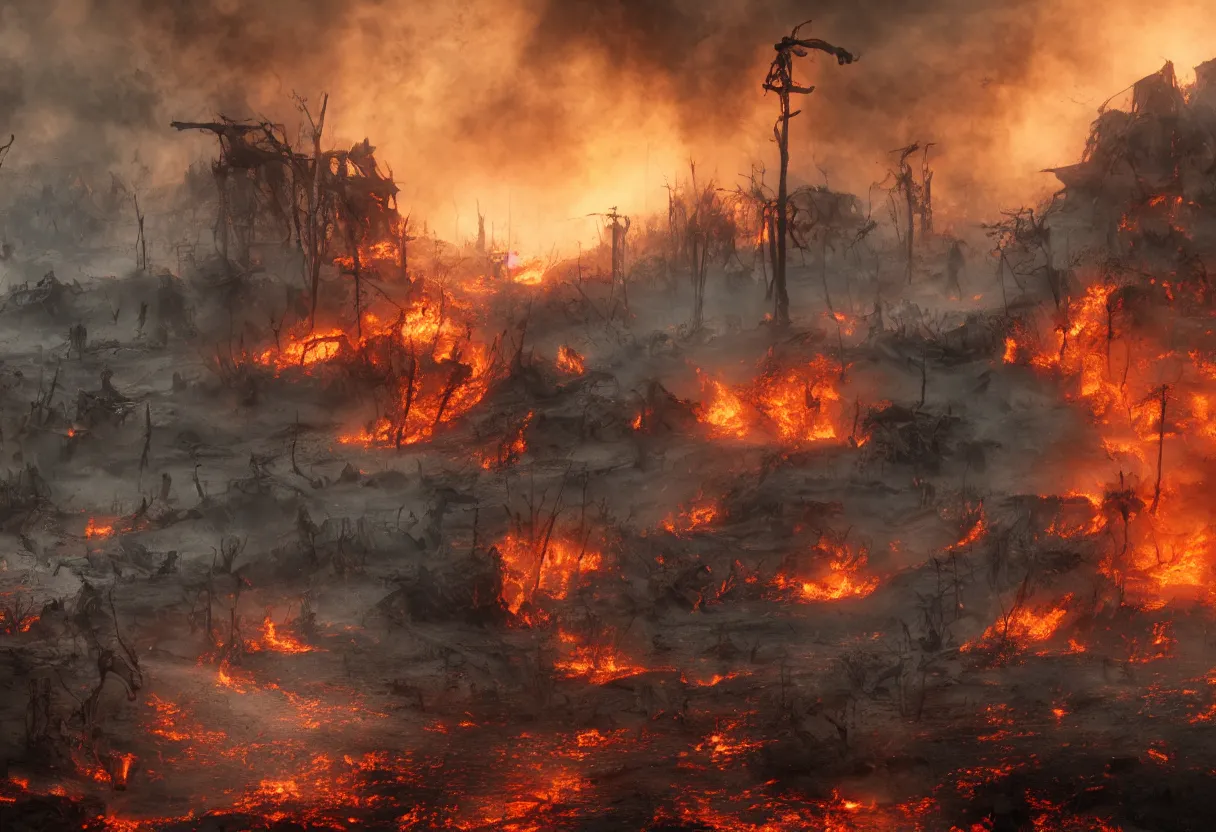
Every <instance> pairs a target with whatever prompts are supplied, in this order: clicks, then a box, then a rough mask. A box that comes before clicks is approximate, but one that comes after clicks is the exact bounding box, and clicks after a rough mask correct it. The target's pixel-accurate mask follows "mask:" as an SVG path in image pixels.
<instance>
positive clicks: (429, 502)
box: [0, 12, 1216, 832]
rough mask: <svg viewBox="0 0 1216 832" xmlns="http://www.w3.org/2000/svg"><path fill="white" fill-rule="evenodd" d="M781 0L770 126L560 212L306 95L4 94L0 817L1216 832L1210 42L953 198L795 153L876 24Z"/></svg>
mask: <svg viewBox="0 0 1216 832" xmlns="http://www.w3.org/2000/svg"><path fill="white" fill-rule="evenodd" d="M639 14H640V12H639ZM547 20H548V26H550V27H552V29H548V28H545V27H541V28H539V29H537V37H542V36H544V35H545V33H546V32H547V33H548V35H549V36H552V35H553V33H554V32H570V31H571V30H569V29H568V27H570V26H574V18H569V19H567V18H562V17H560V15H559V16H558V17H557V18H553V19H547ZM597 25H604V26H607V25H608V24H607V23H604V22H603V21H600V23H599V24H597ZM577 28H578V27H575V30H577ZM845 31H846V34H847V30H845ZM770 35H771V42H767V41H761V42H760V44H759V46H760V47H761V48H762V49H763V50H764V54H765V65H766V66H768V72H767V74H766V75H757V76H756V77H753V78H749V79H748V80H749V83H753V85H754V86H755V87H756V90H757V91H758V92H766V93H767V95H765V96H764V97H763V98H762V99H760V100H761V102H762V105H763V106H764V107H765V108H766V109H765V120H766V128H765V129H766V131H768V132H767V133H766V134H765V136H764V138H765V139H766V140H767V139H768V138H769V136H771V138H772V142H771V143H772V145H773V146H772V147H771V148H769V152H770V153H771V154H772V156H773V159H775V160H776V164H772V160H770V164H769V166H768V167H767V168H766V167H765V166H764V164H763V163H762V160H756V164H755V165H754V166H753V167H752V170H751V172H750V173H749V174H748V175H746V176H742V177H736V176H734V175H733V174H732V175H730V176H728V177H723V176H721V175H720V174H718V173H711V170H712V169H707V168H706V166H704V165H698V164H697V163H696V162H695V161H690V162H689V163H688V164H687V165H686V166H685V167H684V168H682V169H681V170H680V171H679V173H678V174H672V175H671V176H670V177H669V178H667V180H666V181H665V183H664V184H665V187H664V189H663V194H664V203H663V204H662V205H657V203H656V205H651V206H650V207H651V209H652V210H650V211H640V210H637V209H635V208H633V207H624V206H625V203H626V199H625V196H627V195H623V196H622V199H621V201H620V202H617V203H616V204H615V205H614V204H613V203H612V202H608V203H606V204H604V205H602V206H600V210H598V211H596V212H595V213H594V214H593V215H592V216H591V217H587V218H583V219H585V220H587V222H588V223H589V225H590V226H591V227H592V228H593V229H594V233H593V236H592V238H591V239H590V240H589V241H586V242H584V244H582V245H579V246H577V247H573V248H571V249H570V250H564V249H561V248H558V247H549V246H533V247H527V246H522V245H519V244H518V239H517V238H516V237H514V236H513V235H514V233H515V232H514V230H513V217H512V216H511V215H509V214H508V215H506V216H498V215H494V214H491V213H490V212H489V210H488V209H487V210H485V211H483V210H482V208H481V206H480V205H478V206H477V213H476V216H475V218H474V219H473V221H472V222H469V221H468V220H466V222H465V223H464V226H463V233H456V230H455V229H453V233H452V234H450V235H449V234H447V233H446V232H444V231H441V230H440V226H439V225H438V224H437V223H434V222H432V221H431V220H430V219H429V218H428V216H427V213H426V211H425V210H423V209H421V208H415V207H414V206H411V204H410V200H409V191H408V188H409V185H408V181H409V177H410V172H409V171H408V170H405V169H401V168H400V167H398V166H397V163H396V162H395V161H394V158H393V157H392V156H391V154H389V153H386V151H385V150H384V148H383V147H382V146H381V145H379V144H378V139H377V137H376V136H374V135H373V136H370V137H368V138H366V139H362V140H347V139H344V138H343V137H342V136H341V134H339V133H338V132H336V131H335V129H334V128H333V118H334V116H333V109H332V108H333V107H334V106H335V102H334V99H333V97H332V96H329V95H325V94H317V95H313V96H304V95H295V96H286V98H287V100H288V103H289V104H290V105H291V106H289V107H288V108H287V111H288V113H289V116H290V119H291V120H290V121H289V120H287V119H286V118H284V119H278V118H275V117H269V116H258V115H253V116H249V115H247V114H237V113H238V112H243V111H241V110H239V108H237V109H234V110H232V111H228V112H225V111H224V110H220V111H218V112H214V113H211V114H210V115H206V116H205V117H203V116H200V114H199V112H196V111H195V110H193V109H191V110H189V111H183V112H178V113H175V114H174V117H175V118H176V120H174V121H173V122H172V123H169V120H168V119H166V120H165V122H164V123H163V124H159V125H158V128H157V129H158V130H159V133H158V134H157V139H156V141H157V142H160V143H163V144H165V145H167V146H172V145H174V143H186V144H190V143H193V144H190V146H191V147H199V148H205V153H206V156H205V158H202V159H196V160H194V163H193V164H183V165H181V166H180V169H178V170H177V171H176V175H175V176H174V177H173V178H172V181H171V182H169V183H167V184H161V185H158V186H156V187H150V186H141V185H139V184H136V183H134V182H133V181H131V180H130V179H129V178H126V177H124V176H120V175H119V174H118V173H117V172H116V171H113V170H105V169H104V166H102V167H101V168H99V167H98V166H97V165H92V164H90V165H85V164H76V163H75V162H73V163H72V164H67V163H63V164H59V165H50V164H48V163H46V162H45V161H44V160H43V159H42V158H41V157H40V156H39V154H38V153H37V152H36V151H35V150H32V149H27V147H26V144H25V139H24V137H23V136H22V135H21V134H20V133H17V132H13V133H12V138H11V139H9V140H8V141H7V142H6V143H3V145H2V146H0V233H2V234H3V237H2V239H0V244H2V248H0V276H2V278H3V284H2V285H0V289H2V291H3V297H2V299H0V343H2V344H3V352H2V361H0V431H2V433H0V446H2V451H3V460H2V468H3V472H2V478H0V522H2V529H0V666H3V669H4V672H3V674H2V675H0V681H2V690H3V696H0V726H2V727H0V762H2V763H3V770H2V771H0V775H2V777H0V829H4V830H9V829H12V830H52V829H78V830H79V829H83V830H114V831H115V832H118V830H123V831H125V832H135V830H180V831H181V832H186V830H200V831H201V830H237V829H241V830H243V829H265V830H284V831H285V830H300V829H308V830H334V829H342V830H358V829H377V830H378V829H393V830H429V829H457V830H516V832H522V830H600V829H603V830H610V829H611V830H616V829H638V830H653V831H654V832H659V831H660V830H669V831H670V832H675V830H689V832H692V830H697V831H698V832H709V831H710V830H715V831H718V830H720V831H721V832H727V831H728V830H729V831H730V832H760V830H764V831H765V832H773V831H775V830H805V829H815V830H820V829H822V830H858V831H859V832H861V831H862V830H951V832H953V830H966V832H978V831H979V830H990V832H996V830H1023V829H1026V830H1030V829H1033V830H1040V831H1041V832H1069V831H1071V830H1090V831H1091V832H1097V831H1098V830H1103V831H1104V832H1109V830H1127V831H1128V832H1134V831H1136V830H1192V829H1194V830H1201V829H1207V828H1209V827H1210V822H1209V820H1208V819H1209V818H1210V816H1211V810H1210V808H1209V807H1208V806H1207V805H1206V802H1207V800H1206V798H1207V794H1208V792H1207V789H1209V788H1211V787H1212V771H1213V770H1216V759H1214V758H1216V750H1214V749H1213V745H1212V735H1211V732H1212V730H1213V727H1212V723H1213V720H1214V718H1216V675H1214V671H1213V659H1212V646H1211V638H1210V635H1209V631H1210V630H1211V625H1212V623H1213V620H1214V619H1213V602H1214V601H1216V598H1214V597H1213V595H1212V591H1211V588H1210V587H1211V584H1212V578H1213V575H1212V570H1213V568H1214V567H1216V550H1214V548H1213V547H1214V546H1216V536H1214V535H1213V530H1212V529H1213V526H1212V524H1213V522H1214V519H1216V518H1214V516H1213V508H1212V506H1211V504H1210V502H1211V501H1210V500H1209V499H1208V493H1209V492H1208V490H1207V489H1208V488H1209V487H1210V482H1209V480H1208V476H1210V475H1211V474H1212V472H1213V465H1212V454H1213V451H1214V450H1216V448H1214V447H1210V446H1212V445H1213V442H1216V430H1213V428H1212V419H1213V415H1214V413H1216V398H1214V397H1216V341H1214V340H1213V336H1212V331H1213V327H1212V316H1213V308H1214V307H1213V303H1214V301H1216V298H1214V296H1213V286H1212V284H1211V282H1210V279H1209V276H1208V275H1209V268H1210V267H1211V266H1212V265H1213V264H1216V63H1214V62H1209V63H1205V64H1202V65H1200V66H1199V67H1197V68H1196V70H1195V75H1194V80H1193V82H1187V83H1184V82H1182V81H1180V80H1179V76H1178V73H1177V72H1176V70H1175V67H1174V65H1173V64H1171V63H1166V64H1165V65H1164V66H1163V67H1162V68H1161V69H1160V70H1159V71H1157V72H1154V73H1153V74H1151V75H1149V76H1147V77H1145V78H1143V79H1141V80H1139V81H1136V82H1134V83H1132V84H1131V86H1130V87H1129V88H1128V89H1127V90H1126V91H1125V92H1124V93H1123V94H1117V95H1116V97H1115V98H1112V99H1111V100H1110V101H1108V102H1106V103H1104V104H1102V105H1101V106H1100V107H1098V108H1095V109H1096V112H1094V113H1093V121H1092V125H1091V127H1090V129H1089V132H1088V134H1087V135H1077V136H1075V137H1073V143H1072V144H1071V145H1070V146H1068V147H1062V148H1060V149H1059V151H1058V158H1070V157H1071V158H1073V159H1074V160H1075V161H1074V163H1072V164H1068V165H1059V164H1054V165H1053V166H1052V167H1051V168H1050V169H1049V170H1046V171H1028V172H1025V175H1030V174H1031V173H1034V174H1036V175H1040V176H1042V177H1043V178H1044V180H1049V179H1050V180H1054V182H1055V183H1056V185H1055V189H1056V192H1055V193H1054V195H1052V196H1051V197H1049V198H1047V199H1046V200H1044V201H1041V202H1033V203H1029V204H1027V205H1025V206H1024V207H1020V208H1014V209H1006V210H1003V211H1001V210H995V209H994V210H992V211H991V212H989V213H987V214H984V215H978V214H977V215H969V216H967V217H959V216H958V215H957V213H951V212H950V211H949V210H947V209H946V208H943V200H945V201H946V203H949V201H950V200H951V198H952V197H951V194H950V185H951V183H956V182H958V181H959V180H958V179H957V177H956V178H955V179H950V178H949V177H946V178H945V179H943V178H942V177H940V176H938V175H937V174H938V173H939V165H941V164H942V161H941V160H942V159H943V158H946V159H948V158H949V153H950V147H949V138H948V136H946V137H933V136H911V137H909V136H906V135H900V136H897V137H896V136H893V137H891V138H892V141H890V142H889V143H888V144H889V146H890V147H895V148H898V149H895V150H888V151H884V152H883V153H882V154H879V155H878V156H877V157H876V158H874V159H873V160H872V162H873V164H874V165H875V166H876V168H877V169H878V170H879V171H880V175H879V178H878V180H877V181H875V182H874V184H873V185H872V186H871V187H870V188H869V189H868V191H865V192H858V193H853V192H850V190H849V189H848V188H846V187H844V186H842V185H837V184H834V183H833V180H832V179H831V178H830V175H829V178H828V179H827V180H826V181H825V183H824V184H810V183H808V181H806V180H805V179H803V178H802V177H801V176H800V174H799V173H798V171H800V170H803V169H804V168H805V166H806V157H807V156H808V155H809V152H808V150H807V147H808V143H813V142H814V141H816V140H817V124H818V122H816V117H815V113H816V107H817V102H818V99H819V97H820V95H821V92H820V90H819V89H817V88H816V87H822V88H830V87H831V85H833V84H836V83H845V81H844V79H846V78H847V77H848V74H849V73H850V72H853V71H855V70H856V69H857V68H858V67H860V66H862V65H864V63H865V62H866V61H868V60H870V59H871V57H872V56H871V55H870V54H868V53H866V54H859V50H857V49H856V47H854V46H853V45H852V44H851V43H848V42H846V41H844V40H841V41H840V43H837V41H836V39H835V38H836V35H837V33H836V32H833V31H831V30H829V28H828V27H826V26H822V25H818V24H817V25H816V26H814V27H813V28H812V27H811V26H809V25H805V24H804V25H803V26H801V27H788V26H787V27H785V28H782V27H775V28H774V31H772V32H771V33H768V34H767V35H766V36H765V37H769V36H770ZM819 35H822V36H823V37H825V38H828V40H821V39H819V37H818V36H819ZM570 37H571V40H572V41H575V42H577V41H578V38H577V37H576V36H575V35H574V34H571V35H570ZM878 59H879V60H882V58H881V56H878ZM770 62H771V63H770ZM812 68H813V69H814V72H815V73H816V74H815V84H811V83H810V82H809V81H807V80H806V79H807V77H808V76H807V73H808V72H810V71H811V70H812ZM762 69H763V68H762ZM1128 80H1129V81H1131V80H1134V79H1128ZM1110 92H1112V93H1113V92H1115V90H1111V91H1110ZM2 100H4V99H3V98H0V101H2ZM837 107H839V104H838V105H837ZM2 116H3V112H2V111H0V118H2ZM839 117H840V112H839V110H838V112H837V118H839ZM3 127H4V125H3V123H2V122H0V128H3ZM4 134H5V136H8V135H9V132H8V131H4ZM834 141H835V142H837V143H839V142H840V141H841V139H840V137H839V136H837V137H836V138H835V139H834ZM871 141H872V140H871V139H867V140H866V142H863V143H861V145H860V146H869V143H870V142H871ZM901 145H902V146H901ZM454 152H455V151H454ZM460 152H461V153H463V152H465V151H464V150H463V149H462V150H461V151H460ZM23 154H28V156H27V159H38V161H37V162H36V163H35V162H32V161H24V162H23V161H22V159H23ZM174 158H176V157H174ZM1019 175H1021V174H1019ZM446 227H447V226H446V224H445V225H444V226H443V228H446Z"/></svg>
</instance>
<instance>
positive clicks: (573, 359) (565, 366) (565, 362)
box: [557, 344, 587, 376]
mask: <svg viewBox="0 0 1216 832" xmlns="http://www.w3.org/2000/svg"><path fill="white" fill-rule="evenodd" d="M557 368H558V369H559V370H561V371H563V372H566V373H570V374H571V375H576V376H578V375H582V374H583V373H585V372H587V364H586V361H585V359H584V358H583V357H582V356H581V355H579V354H578V353H577V352H575V351H574V350H573V349H572V348H570V347H568V346H566V345H565V344H562V345H561V347H559V348H558V350H557Z"/></svg>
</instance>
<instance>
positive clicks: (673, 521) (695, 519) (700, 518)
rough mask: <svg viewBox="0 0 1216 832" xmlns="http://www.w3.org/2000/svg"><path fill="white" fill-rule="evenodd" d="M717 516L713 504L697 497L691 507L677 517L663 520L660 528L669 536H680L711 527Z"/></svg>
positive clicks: (669, 516) (717, 511) (718, 513)
mask: <svg viewBox="0 0 1216 832" xmlns="http://www.w3.org/2000/svg"><path fill="white" fill-rule="evenodd" d="M719 516H720V512H719V510H718V506H717V505H716V504H715V503H713V502H711V501H707V500H702V499H701V498H699V497H698V499H697V500H696V501H694V502H693V504H692V505H691V506H689V507H688V508H687V509H683V510H681V511H680V513H679V514H678V515H668V516H667V518H666V519H664V520H663V523H662V526H663V529H664V530H666V531H667V532H670V533H671V534H674V535H681V534H686V533H687V532H691V531H694V530H696V529H699V528H703V527H706V526H709V525H712V524H713V523H714V522H715V521H716V520H718V518H719Z"/></svg>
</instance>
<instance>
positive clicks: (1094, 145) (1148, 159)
mask: <svg viewBox="0 0 1216 832" xmlns="http://www.w3.org/2000/svg"><path fill="white" fill-rule="evenodd" d="M1195 74H1196V81H1195V83H1194V85H1192V86H1191V87H1189V88H1183V87H1181V86H1180V85H1179V83H1178V78H1177V76H1176V74H1175V72H1174V65H1173V63H1170V62H1167V63H1166V64H1165V66H1163V67H1162V68H1161V69H1160V70H1159V71H1158V72H1154V73H1153V74H1152V75H1149V76H1147V77H1145V78H1142V79H1141V80H1139V81H1137V82H1136V83H1135V84H1134V85H1133V86H1132V100H1131V108H1130V110H1128V111H1124V110H1116V109H1106V107H1105V105H1104V106H1103V108H1102V109H1101V111H1100V112H1099V115H1098V118H1097V119H1096V120H1095V121H1094V123H1093V125H1092V126H1091V128H1090V135H1089V139H1088V140H1087V142H1086V147H1085V153H1084V155H1083V156H1082V159H1081V161H1080V162H1079V163H1077V164H1075V165H1068V166H1065V167H1060V168H1053V169H1050V170H1049V171H1048V172H1050V173H1053V174H1055V176H1056V178H1057V179H1059V180H1060V182H1061V183H1063V185H1064V187H1065V190H1066V191H1067V192H1068V193H1069V195H1081V196H1085V197H1088V198H1091V199H1096V198H1106V199H1110V200H1113V201H1116V202H1129V201H1140V200H1146V199H1149V198H1151V197H1153V196H1156V195H1162V194H1168V195H1173V196H1178V197H1182V198H1184V199H1186V200H1188V201H1190V202H1192V203H1195V204H1197V205H1214V206H1216V60H1211V61H1208V62H1206V63H1204V64H1201V65H1200V66H1198V67H1196V69H1195Z"/></svg>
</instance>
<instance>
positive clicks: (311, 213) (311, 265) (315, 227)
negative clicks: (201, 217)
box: [296, 93, 329, 327]
mask: <svg viewBox="0 0 1216 832" xmlns="http://www.w3.org/2000/svg"><path fill="white" fill-rule="evenodd" d="M296 104H297V106H299V108H300V111H301V112H303V113H304V117H305V118H307V119H308V126H309V128H310V131H311V133H312V151H313V154H312V158H313V164H312V182H311V183H309V187H308V188H307V194H308V197H307V203H306V204H307V213H306V216H305V219H306V224H305V233H306V234H307V241H301V242H303V243H304V245H305V247H306V251H307V254H306V257H305V262H306V263H307V264H308V280H309V287H310V288H309V291H310V294H311V297H310V301H311V302H310V308H309V313H308V321H309V326H310V327H316V325H317V297H318V294H319V290H320V286H321V248H322V242H321V240H322V233H323V230H324V229H323V225H324V221H323V219H322V209H321V176H322V174H323V172H324V171H323V166H322V164H321V158H322V153H321V134H322V133H323V132H324V130H325V109H326V108H327V107H328V106H329V94H328V93H325V94H322V96H321V112H320V114H319V115H318V116H317V118H316V120H313V117H312V114H311V113H309V112H308V107H307V106H305V102H304V100H303V99H301V98H297V99H296ZM306 170H307V168H306Z"/></svg>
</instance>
